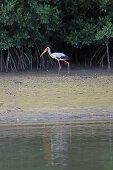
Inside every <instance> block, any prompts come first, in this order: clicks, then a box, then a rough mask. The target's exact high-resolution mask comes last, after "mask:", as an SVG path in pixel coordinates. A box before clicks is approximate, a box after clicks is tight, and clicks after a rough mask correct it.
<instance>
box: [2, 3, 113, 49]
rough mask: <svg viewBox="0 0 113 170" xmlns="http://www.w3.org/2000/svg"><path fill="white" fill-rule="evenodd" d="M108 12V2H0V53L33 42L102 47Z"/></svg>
mask: <svg viewBox="0 0 113 170" xmlns="http://www.w3.org/2000/svg"><path fill="white" fill-rule="evenodd" d="M112 11H113V3H112V0H101V1H100V0H79V1H78V0H74V1H73V0H62V1H60V0H55V1H52V0H27V1H25V0H19V1H18V0H10V1H8V0H1V3H0V49H7V48H9V47H22V46H30V47H31V46H33V45H34V43H35V42H36V41H38V42H40V43H42V44H44V45H52V42H53V41H54V42H55V41H56V42H57V41H62V42H66V43H67V44H71V45H72V46H82V45H84V44H86V45H90V44H95V43H97V41H98V42H99V43H102V41H101V40H102V39H104V37H105V36H108V37H110V38H111V40H112V36H113V28H112V22H113V12H112ZM108 28H109V29H108Z"/></svg>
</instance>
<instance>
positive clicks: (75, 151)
mask: <svg viewBox="0 0 113 170" xmlns="http://www.w3.org/2000/svg"><path fill="white" fill-rule="evenodd" d="M0 169H1V170H2V169H3V170H83V169H84V170H112V169H113V124H112V123H110V122H109V123H107V124H95V125H94V124H87V123H86V124H83V125H74V124H71V123H70V124H69V125H65V124H64V123H62V122H57V125H50V126H49V125H43V126H38V125H35V126H6V125H5V126H3V125H1V126H0Z"/></svg>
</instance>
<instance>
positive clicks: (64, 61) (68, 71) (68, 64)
mask: <svg viewBox="0 0 113 170" xmlns="http://www.w3.org/2000/svg"><path fill="white" fill-rule="evenodd" d="M63 61H64V62H65V63H67V64H68V73H69V65H70V63H69V62H67V61H65V60H63Z"/></svg>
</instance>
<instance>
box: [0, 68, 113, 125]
mask: <svg viewBox="0 0 113 170" xmlns="http://www.w3.org/2000/svg"><path fill="white" fill-rule="evenodd" d="M112 118H113V73H108V72H107V71H105V70H104V71H102V70H71V74H70V75H67V74H66V72H65V71H62V73H61V75H57V71H50V72H20V73H0V123H7V122H11V123H14V122H40V121H59V120H66V121H67V120H75V121H76V120H109V119H112Z"/></svg>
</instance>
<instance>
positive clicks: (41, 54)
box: [40, 49, 47, 57]
mask: <svg viewBox="0 0 113 170" xmlns="http://www.w3.org/2000/svg"><path fill="white" fill-rule="evenodd" d="M45 52H47V49H45V50H44V51H43V53H42V54H41V55H40V57H41V56H42V55H43V54H44V53H45Z"/></svg>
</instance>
